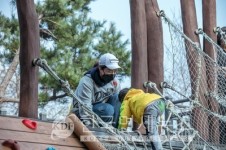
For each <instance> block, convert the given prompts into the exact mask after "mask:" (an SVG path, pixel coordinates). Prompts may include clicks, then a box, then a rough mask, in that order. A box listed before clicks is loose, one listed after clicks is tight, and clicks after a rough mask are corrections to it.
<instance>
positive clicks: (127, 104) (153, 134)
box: [118, 88, 165, 150]
mask: <svg viewBox="0 0 226 150" xmlns="http://www.w3.org/2000/svg"><path fill="white" fill-rule="evenodd" d="M118 97H119V101H121V102H122V105H121V108H120V117H119V125H118V128H119V129H126V128H127V126H128V123H129V118H131V117H133V121H135V122H136V123H138V124H141V123H142V122H143V124H144V126H145V128H146V132H147V134H148V137H150V142H151V146H152V149H153V150H161V149H162V144H161V140H160V137H159V134H158V129H157V120H158V117H159V116H160V115H162V114H163V112H164V110H165V101H164V99H163V98H162V97H161V96H160V95H158V94H155V93H145V92H144V91H143V90H141V89H134V88H132V89H129V88H125V89H122V90H121V91H120V92H119V95H118Z"/></svg>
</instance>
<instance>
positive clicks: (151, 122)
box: [143, 102, 163, 150]
mask: <svg viewBox="0 0 226 150" xmlns="http://www.w3.org/2000/svg"><path fill="white" fill-rule="evenodd" d="M157 104H158V103H156V102H154V103H153V104H151V105H149V106H148V107H147V108H146V109H145V112H144V116H143V122H144V126H145V128H146V130H147V132H148V133H147V134H148V136H149V137H150V139H151V146H152V149H153V150H162V149H163V148H162V143H161V140H160V137H159V133H158V126H157V119H158V116H159V112H158V111H159V110H158V107H157Z"/></svg>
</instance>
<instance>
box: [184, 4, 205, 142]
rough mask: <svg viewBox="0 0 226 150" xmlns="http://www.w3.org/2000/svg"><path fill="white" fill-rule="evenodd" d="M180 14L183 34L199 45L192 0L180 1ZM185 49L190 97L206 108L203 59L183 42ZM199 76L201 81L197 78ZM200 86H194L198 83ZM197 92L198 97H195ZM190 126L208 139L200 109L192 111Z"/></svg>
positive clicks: (189, 45) (190, 46) (203, 116)
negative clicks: (199, 64)
mask: <svg viewBox="0 0 226 150" xmlns="http://www.w3.org/2000/svg"><path fill="white" fill-rule="evenodd" d="M180 2H181V14H182V22H183V30H184V34H185V35H187V36H188V37H189V38H190V39H191V40H192V41H193V42H196V43H198V44H199V45H200V40H199V37H198V36H197V35H195V33H194V32H195V30H196V29H197V28H198V24H197V17H196V10H195V2H194V0H188V1H187V0H181V1H180ZM185 45H186V46H185V47H186V50H187V53H186V55H187V62H188V67H189V73H190V77H191V91H192V95H193V96H194V97H195V98H197V99H198V100H199V102H200V103H201V104H202V105H203V106H205V107H206V108H207V107H208V101H207V100H206V99H205V96H204V92H206V87H207V85H206V83H205V81H206V76H205V75H206V71H205V64H204V60H203V58H200V57H201V56H200V57H199V55H198V53H197V51H196V50H194V49H192V45H191V44H190V43H189V42H187V41H185ZM200 59H201V62H202V63H201V66H202V68H201V70H202V72H200V70H199V68H198V64H197V62H199V60H200ZM199 76H200V78H201V79H199V78H198V77H199ZM199 80H201V81H202V82H199V84H200V85H196V84H197V83H198V82H197V81H199ZM197 90H198V91H199V92H198V95H196V94H197V93H196V92H197ZM192 125H193V127H194V128H196V129H197V130H198V131H199V132H200V135H201V136H202V137H203V138H204V139H205V140H208V139H209V126H208V115H207V114H206V113H205V112H204V111H202V110H201V109H200V108H198V107H196V108H194V109H193V111H192Z"/></svg>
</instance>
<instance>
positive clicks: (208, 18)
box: [202, 0, 220, 144]
mask: <svg viewBox="0 0 226 150" xmlns="http://www.w3.org/2000/svg"><path fill="white" fill-rule="evenodd" d="M202 6H203V8H202V10H203V12H202V15H203V31H204V32H205V33H206V34H207V35H208V36H209V37H210V38H211V39H213V40H214V41H215V42H216V41H217V37H216V35H215V34H214V32H213V28H214V27H216V0H202ZM203 49H204V52H205V53H206V54H207V55H209V56H210V57H211V58H212V59H213V60H215V61H216V52H215V50H214V49H213V46H212V44H211V43H209V42H208V41H207V40H205V39H204V40H203ZM206 64H208V66H207V68H206V75H207V81H208V91H209V93H210V94H211V93H215V89H216V88H215V87H216V83H217V78H216V76H214V75H217V73H216V68H215V66H214V65H215V64H213V63H210V62H209V61H208V60H206ZM208 100H209V104H210V105H209V106H210V108H209V109H210V110H211V111H213V112H216V113H218V109H219V105H218V103H217V102H216V99H214V98H213V97H210V96H209V97H208ZM219 125H220V124H219V120H218V119H217V118H216V117H213V116H209V127H210V130H209V131H210V140H211V142H214V143H216V144H218V143H219V138H220V137H219V136H220V133H219Z"/></svg>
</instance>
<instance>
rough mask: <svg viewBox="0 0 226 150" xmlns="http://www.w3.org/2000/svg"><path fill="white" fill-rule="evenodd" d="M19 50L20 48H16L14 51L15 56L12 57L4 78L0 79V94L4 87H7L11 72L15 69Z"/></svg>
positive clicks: (4, 89) (3, 91)
mask: <svg viewBox="0 0 226 150" xmlns="http://www.w3.org/2000/svg"><path fill="white" fill-rule="evenodd" d="M19 52H20V49H18V50H17V51H16V54H15V56H14V58H13V61H12V63H11V64H10V66H9V69H8V70H7V72H6V75H5V77H4V79H3V80H2V83H1V85H0V96H4V94H5V91H6V88H7V86H8V84H9V81H10V80H11V79H12V77H13V74H14V73H15V71H16V67H17V65H18V64H19Z"/></svg>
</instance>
